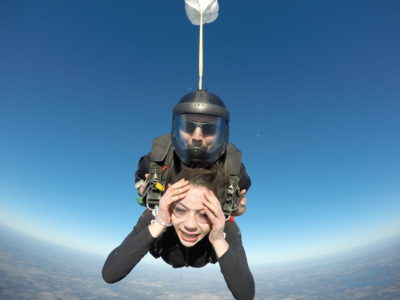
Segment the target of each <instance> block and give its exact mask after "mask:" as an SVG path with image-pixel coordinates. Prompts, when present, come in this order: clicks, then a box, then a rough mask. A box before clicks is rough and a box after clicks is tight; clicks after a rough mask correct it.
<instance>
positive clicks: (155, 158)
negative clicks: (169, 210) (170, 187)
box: [142, 134, 173, 209]
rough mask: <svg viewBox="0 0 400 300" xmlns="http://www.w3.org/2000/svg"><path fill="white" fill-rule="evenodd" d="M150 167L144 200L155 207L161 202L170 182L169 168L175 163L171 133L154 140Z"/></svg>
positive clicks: (150, 206)
mask: <svg viewBox="0 0 400 300" xmlns="http://www.w3.org/2000/svg"><path fill="white" fill-rule="evenodd" d="M150 159H151V160H150V168H149V183H148V185H147V187H146V189H145V191H144V193H143V197H142V198H143V200H144V201H143V202H144V203H146V206H147V207H148V208H149V209H154V207H155V206H157V205H158V203H159V202H160V198H161V196H162V195H163V194H164V191H165V189H166V184H167V182H168V175H169V169H170V168H171V167H172V163H173V149H172V145H171V135H170V134H165V135H162V136H159V137H157V138H155V139H154V140H153V144H152V150H151V157H150Z"/></svg>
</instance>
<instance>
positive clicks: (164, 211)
mask: <svg viewBox="0 0 400 300" xmlns="http://www.w3.org/2000/svg"><path fill="white" fill-rule="evenodd" d="M188 191H189V182H188V181H187V180H185V179H181V180H179V181H177V182H175V183H174V184H173V185H170V186H169V187H168V188H167V191H166V192H165V194H164V195H162V197H161V199H160V203H159V206H158V213H157V216H156V218H157V219H156V220H157V221H156V222H152V223H151V224H150V225H149V231H150V234H151V236H152V237H153V238H157V237H159V236H160V235H161V234H162V233H163V232H164V231H165V229H166V226H165V225H162V224H163V223H164V224H169V223H171V213H172V209H171V204H173V203H174V202H176V201H179V200H182V199H183V198H185V197H186V194H187V192H188Z"/></svg>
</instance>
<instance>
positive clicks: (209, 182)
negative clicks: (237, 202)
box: [170, 162, 229, 204]
mask: <svg viewBox="0 0 400 300" xmlns="http://www.w3.org/2000/svg"><path fill="white" fill-rule="evenodd" d="M182 178H184V179H186V180H187V181H189V183H190V184H191V185H194V186H203V187H206V188H207V189H209V190H211V191H213V193H214V194H215V195H216V196H217V198H218V200H219V202H220V203H221V204H224V203H225V201H226V195H225V191H226V189H227V187H228V185H229V176H228V175H226V172H225V169H224V165H223V164H222V163H220V162H217V163H216V164H214V165H213V166H212V167H210V168H189V167H187V166H185V165H183V164H182V165H181V168H180V169H179V171H178V172H176V173H175V172H174V174H172V176H171V178H170V179H171V180H170V182H171V183H174V182H177V181H178V180H180V179H182Z"/></svg>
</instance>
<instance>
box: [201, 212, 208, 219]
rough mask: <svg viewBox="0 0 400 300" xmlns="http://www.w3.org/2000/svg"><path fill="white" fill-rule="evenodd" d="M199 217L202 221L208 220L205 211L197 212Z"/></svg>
mask: <svg viewBox="0 0 400 300" xmlns="http://www.w3.org/2000/svg"><path fill="white" fill-rule="evenodd" d="M199 218H200V219H201V220H203V221H207V220H208V216H207V214H206V213H199Z"/></svg>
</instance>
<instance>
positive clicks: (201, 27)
mask: <svg viewBox="0 0 400 300" xmlns="http://www.w3.org/2000/svg"><path fill="white" fill-rule="evenodd" d="M199 31H200V33H199V91H201V89H202V85H203V13H202V12H201V13H200V28H199Z"/></svg>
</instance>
